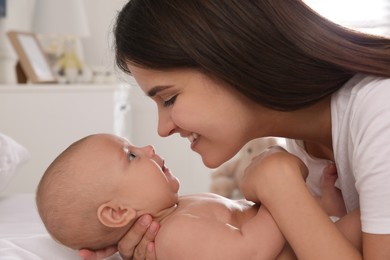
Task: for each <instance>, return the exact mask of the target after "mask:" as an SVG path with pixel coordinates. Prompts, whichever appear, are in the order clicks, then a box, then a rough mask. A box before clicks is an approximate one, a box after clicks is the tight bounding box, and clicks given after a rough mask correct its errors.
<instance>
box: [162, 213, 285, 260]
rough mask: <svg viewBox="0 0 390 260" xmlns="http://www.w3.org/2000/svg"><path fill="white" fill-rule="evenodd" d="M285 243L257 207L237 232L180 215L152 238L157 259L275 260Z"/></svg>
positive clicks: (275, 226) (224, 225)
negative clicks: (254, 214)
mask: <svg viewBox="0 0 390 260" xmlns="http://www.w3.org/2000/svg"><path fill="white" fill-rule="evenodd" d="M284 244H285V240H284V238H283V235H282V234H281V233H280V231H279V229H278V227H277V225H276V223H275V221H274V220H273V219H272V216H271V215H270V214H269V212H268V211H267V210H266V209H265V208H264V207H260V209H259V211H258V213H257V215H256V216H255V217H253V218H252V219H250V220H249V221H248V222H247V223H245V224H244V226H242V228H241V229H238V228H236V227H233V226H231V225H229V224H226V223H222V222H219V221H216V220H215V219H211V218H206V217H199V216H193V215H182V216H179V217H177V218H175V219H174V220H171V221H170V222H167V223H165V224H164V225H163V226H162V227H161V230H160V232H159V234H158V235H157V238H156V245H157V248H156V254H157V259H159V260H164V259H169V260H181V259H186V260H199V259H213V260H226V259H246V260H251V259H253V260H255V259H256V260H261V259H264V260H265V259H267V260H268V259H276V257H277V256H278V255H279V253H280V252H281V250H282V248H283V246H284Z"/></svg>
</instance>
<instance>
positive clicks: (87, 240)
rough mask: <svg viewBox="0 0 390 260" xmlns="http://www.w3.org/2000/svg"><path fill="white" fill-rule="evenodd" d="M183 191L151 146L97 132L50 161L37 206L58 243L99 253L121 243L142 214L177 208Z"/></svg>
mask: <svg viewBox="0 0 390 260" xmlns="http://www.w3.org/2000/svg"><path fill="white" fill-rule="evenodd" d="M178 189H179V182H178V180H177V179H176V177H175V176H173V175H172V174H171V173H170V171H169V169H168V168H166V167H165V165H164V161H163V159H161V157H159V156H158V155H157V154H155V152H154V149H153V147H152V146H146V147H142V148H139V147H134V146H132V145H131V144H129V143H128V142H127V141H126V140H124V139H122V138H119V137H117V136H114V135H109V134H96V135H91V136H88V137H85V138H83V139H81V140H79V141H77V142H75V143H73V144H72V145H70V146H69V147H68V148H67V149H66V150H65V151H63V152H62V153H61V154H60V155H59V156H58V157H57V158H56V159H55V160H54V161H53V162H52V163H51V165H50V166H49V167H48V169H47V170H46V171H45V173H44V175H43V177H42V179H41V181H40V183H39V186H38V189H37V206H38V211H39V214H40V216H41V218H42V220H43V223H44V224H45V226H46V228H47V230H48V232H49V233H50V234H51V235H52V236H53V238H54V239H56V240H57V241H59V242H60V243H62V244H64V245H66V246H69V247H71V248H74V249H80V248H88V249H99V248H104V247H107V246H109V245H115V244H117V242H118V241H119V239H120V238H121V237H122V236H123V235H124V234H125V233H126V232H127V230H128V229H129V228H130V227H131V225H132V224H133V223H134V222H135V220H136V219H137V218H138V217H139V216H141V215H143V214H151V215H152V216H158V214H159V212H161V211H162V210H163V209H166V208H170V207H172V206H174V205H175V204H176V203H177V200H178Z"/></svg>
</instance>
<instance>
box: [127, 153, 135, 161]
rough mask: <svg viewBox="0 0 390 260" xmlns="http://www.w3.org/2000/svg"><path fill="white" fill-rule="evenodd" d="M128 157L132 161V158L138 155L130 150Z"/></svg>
mask: <svg viewBox="0 0 390 260" xmlns="http://www.w3.org/2000/svg"><path fill="white" fill-rule="evenodd" d="M127 157H128V158H129V161H132V160H134V159H135V158H136V157H137V156H136V155H135V154H134V153H132V152H129V153H128V154H127Z"/></svg>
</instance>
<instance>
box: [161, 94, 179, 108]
mask: <svg viewBox="0 0 390 260" xmlns="http://www.w3.org/2000/svg"><path fill="white" fill-rule="evenodd" d="M176 98H177V95H175V96H172V97H171V98H169V99H168V100H165V101H164V107H169V106H171V105H173V104H174V103H175V101H176Z"/></svg>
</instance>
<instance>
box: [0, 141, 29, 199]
mask: <svg viewBox="0 0 390 260" xmlns="http://www.w3.org/2000/svg"><path fill="white" fill-rule="evenodd" d="M29 158H30V154H29V152H28V151H27V149H26V148H25V147H23V146H22V145H21V144H19V143H17V142H16V141H15V140H13V139H12V138H10V137H8V136H6V135H4V134H2V133H0V192H1V191H2V190H3V189H5V187H6V186H7V184H8V183H9V181H10V180H11V179H12V177H13V175H14V174H15V172H16V169H17V167H18V166H19V165H21V164H22V163H24V162H25V161H27V160H28V159H29Z"/></svg>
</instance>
